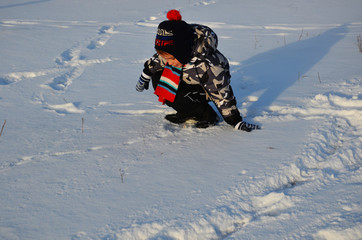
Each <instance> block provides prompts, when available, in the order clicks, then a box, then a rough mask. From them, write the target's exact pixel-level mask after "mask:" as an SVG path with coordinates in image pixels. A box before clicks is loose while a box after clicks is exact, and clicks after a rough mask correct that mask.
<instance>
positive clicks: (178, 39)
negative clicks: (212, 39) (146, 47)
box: [155, 9, 194, 64]
mask: <svg viewBox="0 0 362 240" xmlns="http://www.w3.org/2000/svg"><path fill="white" fill-rule="evenodd" d="M167 18H168V21H163V22H161V23H160V24H159V25H158V29H157V35H156V40H155V49H157V50H161V51H164V52H167V53H169V54H171V55H173V56H174V57H175V58H176V59H177V60H178V61H179V62H180V63H182V64H186V63H188V62H189V61H190V60H191V57H192V56H191V53H192V46H193V40H194V37H193V30H192V27H191V26H190V25H189V24H187V23H186V22H185V21H182V16H181V14H180V12H179V11H177V10H175V9H173V10H170V11H169V12H168V13H167Z"/></svg>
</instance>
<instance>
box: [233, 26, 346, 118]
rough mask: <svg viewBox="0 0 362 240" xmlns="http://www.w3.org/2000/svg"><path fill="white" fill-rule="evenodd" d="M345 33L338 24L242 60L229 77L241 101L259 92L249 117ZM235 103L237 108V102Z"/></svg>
mask: <svg viewBox="0 0 362 240" xmlns="http://www.w3.org/2000/svg"><path fill="white" fill-rule="evenodd" d="M346 32H347V25H342V26H340V27H337V28H333V29H331V30H328V31H326V32H324V33H323V34H321V35H319V36H316V37H313V38H310V39H307V40H303V41H298V42H295V43H291V44H288V45H286V46H283V47H279V48H276V49H273V50H271V51H268V52H265V53H261V54H258V55H256V56H253V57H252V58H250V59H248V60H246V61H244V62H243V63H242V67H241V68H240V69H236V71H235V72H234V73H233V74H232V76H233V80H232V84H233V85H234V86H233V87H234V91H235V95H236V96H237V97H239V98H242V97H246V96H250V95H252V94H253V93H256V92H259V94H260V92H262V94H261V95H260V96H259V98H258V99H257V100H256V101H254V102H252V103H251V104H250V105H248V107H247V110H248V112H249V113H251V114H252V115H253V113H254V112H255V111H256V112H259V111H261V110H263V109H265V108H267V107H269V106H270V105H271V104H272V103H273V101H274V100H275V99H276V98H277V97H278V96H279V95H280V94H281V93H282V92H283V91H285V90H286V89H287V88H288V87H290V86H292V85H293V84H294V83H295V82H296V81H297V80H298V73H299V76H300V78H301V77H302V76H303V74H305V73H307V72H308V71H309V70H310V69H311V68H312V67H313V66H314V65H315V64H317V63H318V62H319V61H320V60H322V59H323V57H324V56H325V55H326V54H327V53H328V52H329V50H330V49H331V48H332V46H333V45H334V44H336V43H337V42H338V41H340V40H341V39H343V38H344V36H345V33H346ZM240 79H243V80H240ZM238 102H239V105H240V103H241V102H240V100H239V101H238Z"/></svg>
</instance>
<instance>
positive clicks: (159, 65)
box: [143, 53, 165, 77]
mask: <svg viewBox="0 0 362 240" xmlns="http://www.w3.org/2000/svg"><path fill="white" fill-rule="evenodd" d="M164 67H165V63H164V62H163V60H162V59H161V58H160V57H159V56H158V54H157V53H156V54H155V55H153V56H152V57H151V58H150V59H148V60H147V61H146V62H145V64H144V68H143V74H146V75H147V76H150V77H151V76H153V75H154V74H155V73H156V72H158V71H161V70H163V68H164Z"/></svg>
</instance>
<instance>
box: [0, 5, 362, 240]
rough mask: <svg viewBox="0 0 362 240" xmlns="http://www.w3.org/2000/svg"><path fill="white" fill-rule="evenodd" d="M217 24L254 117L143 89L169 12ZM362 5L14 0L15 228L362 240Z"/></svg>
mask: <svg viewBox="0 0 362 240" xmlns="http://www.w3.org/2000/svg"><path fill="white" fill-rule="evenodd" d="M174 8H176V9H179V10H180V11H181V14H182V16H183V19H184V20H185V21H187V22H188V23H199V24H204V25H208V26H210V27H211V28H212V29H213V30H214V31H215V32H216V33H217V34H218V37H219V50H220V51H221V52H222V53H223V54H224V55H225V56H226V57H227V58H228V59H229V61H230V65H231V71H232V86H233V89H234V93H235V95H236V98H237V101H238V108H239V109H240V112H241V113H242V115H243V116H244V118H245V120H246V121H248V122H252V123H258V124H260V125H261V126H262V130H258V131H253V132H251V133H246V132H241V131H237V130H234V129H233V128H232V127H230V126H228V125H227V124H226V123H225V122H223V121H221V122H220V123H219V124H218V125H217V126H214V127H210V128H208V129H195V128H192V127H189V126H176V125H172V124H170V123H167V122H166V120H164V115H165V114H167V113H170V112H173V111H172V109H169V108H167V107H165V106H163V105H161V104H160V103H159V102H158V101H157V97H156V96H155V95H154V94H153V91H152V90H148V91H145V92H142V93H139V92H137V91H136V90H135V85H136V83H137V81H138V78H139V76H140V74H141V72H142V69H143V63H144V61H145V60H147V59H148V58H149V57H151V56H152V55H153V53H154V47H153V44H154V38H155V34H156V29H157V26H158V24H159V23H160V22H161V21H163V20H166V13H167V11H168V10H170V9H174ZM361 12H362V1H359V0H344V1H340V0H318V1H315V0H269V1H264V0H196V1H190V0H178V1H170V0H154V1H148V0H102V1H97V0H1V1H0V130H1V136H0V182H1V184H0V239H4V240H16V239H21V240H24V239H25V240H27V239H29V240H30V239H32V240H33V239H37V240H41V239H47V240H48V239H52V240H53V239H71V240H76V239H81V240H85V239H102V240H106V239H107V240H132V239H135V240H139V239H149V240H156V239H157V240H159V239H160V240H169V239H170V240H176V239H177V240H179V239H180V240H181V239H188V240H195V239H196V240H199V239H200V240H203V239H205V240H206V239H225V240H232V239H257V240H260V239H268V240H270V239H275V240H279V239H317V240H322V239H328V240H337V239H338V240H345V239H353V240H357V239H362V207H361V199H362V168H361V164H362V161H361V158H362V52H360V51H359V47H358V45H359V44H362V43H361V42H360V41H359V40H358V39H359V36H361V35H362V14H361Z"/></svg>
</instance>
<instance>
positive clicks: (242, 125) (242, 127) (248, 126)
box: [234, 121, 261, 132]
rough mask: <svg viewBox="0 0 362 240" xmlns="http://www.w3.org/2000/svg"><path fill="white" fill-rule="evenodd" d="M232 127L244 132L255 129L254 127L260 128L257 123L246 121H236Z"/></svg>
mask: <svg viewBox="0 0 362 240" xmlns="http://www.w3.org/2000/svg"><path fill="white" fill-rule="evenodd" d="M234 128H235V129H236V130H242V131H246V132H251V131H252V130H255V129H261V127H260V126H259V125H256V124H251V123H246V122H244V121H241V122H238V123H237V124H236V125H235V127H234Z"/></svg>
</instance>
